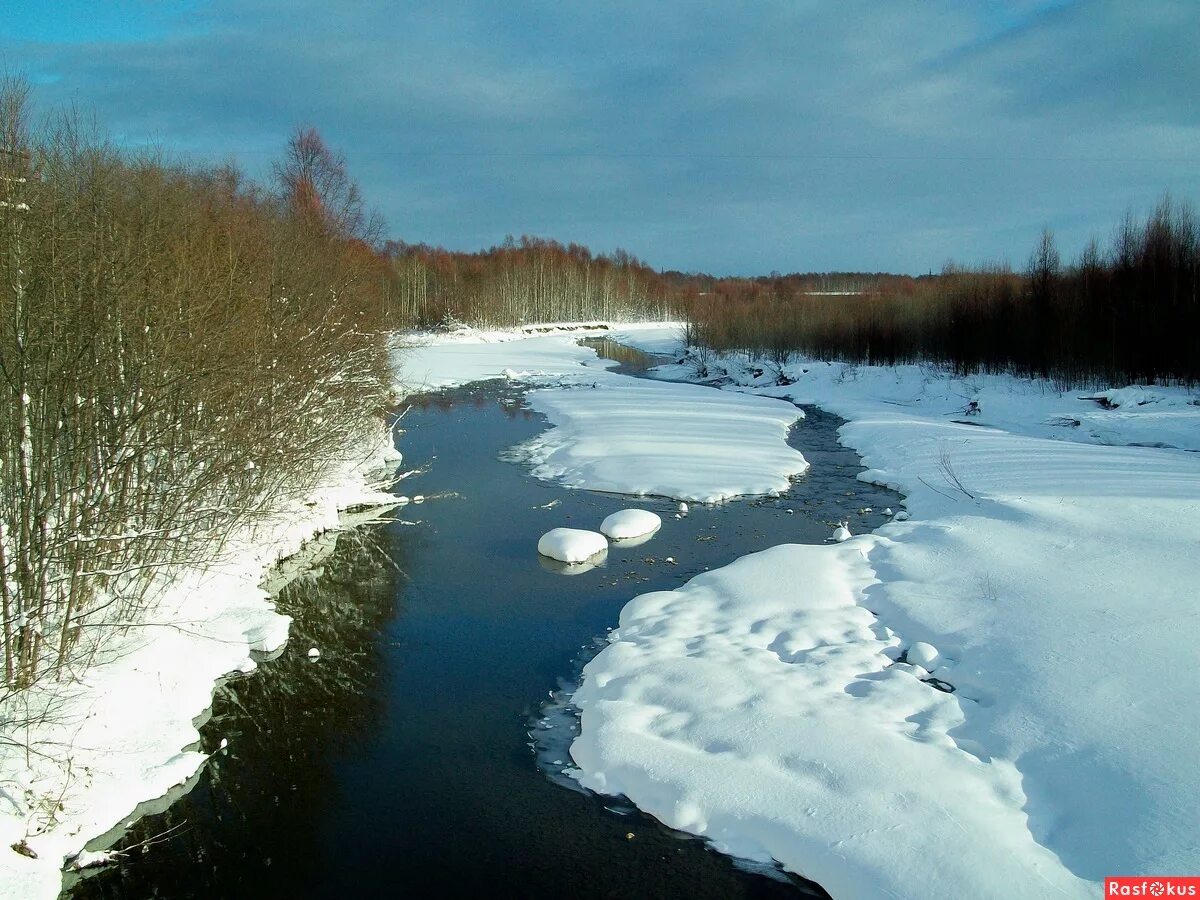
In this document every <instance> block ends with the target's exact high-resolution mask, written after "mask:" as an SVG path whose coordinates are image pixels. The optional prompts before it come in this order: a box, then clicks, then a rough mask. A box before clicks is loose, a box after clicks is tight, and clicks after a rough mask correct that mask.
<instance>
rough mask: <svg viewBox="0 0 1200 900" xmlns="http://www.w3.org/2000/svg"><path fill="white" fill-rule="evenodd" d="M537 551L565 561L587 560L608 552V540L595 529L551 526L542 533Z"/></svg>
mask: <svg viewBox="0 0 1200 900" xmlns="http://www.w3.org/2000/svg"><path fill="white" fill-rule="evenodd" d="M537 549H538V553H540V554H542V556H548V557H550V558H551V559H557V560H558V561H559V562H565V563H582V562H588V561H589V560H591V558H592V557H594V556H598V555H600V554H601V553H607V552H608V541H607V540H606V539H605V537H604V535H602V534H600V533H599V532H596V531H584V530H583V529H582V528H553V529H551V530H550V531H547V532H546V533H545V534H543V535H542V537H541V539H540V540H539V541H538V545H537Z"/></svg>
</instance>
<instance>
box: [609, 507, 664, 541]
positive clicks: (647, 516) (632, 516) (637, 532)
mask: <svg viewBox="0 0 1200 900" xmlns="http://www.w3.org/2000/svg"><path fill="white" fill-rule="evenodd" d="M661 527H662V519H660V518H659V517H658V516H657V515H655V514H654V513H652V512H650V510H648V509H623V510H621V511H620V512H615V513H613V514H612V515H611V516H609V517H608V518H606V519H605V520H604V521H603V522H601V523H600V530H601V531H602V532H603V533H604V534H605V535H607V536H608V537H610V538H612V539H613V540H614V541H623V540H628V539H630V538H638V537H644V536H648V535H651V534H653V533H654V532H656V531H658V529H659V528H661Z"/></svg>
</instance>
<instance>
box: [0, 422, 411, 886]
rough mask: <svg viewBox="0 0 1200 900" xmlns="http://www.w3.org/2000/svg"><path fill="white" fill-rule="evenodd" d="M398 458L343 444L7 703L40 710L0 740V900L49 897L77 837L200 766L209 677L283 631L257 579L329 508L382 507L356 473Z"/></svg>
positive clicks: (79, 843)
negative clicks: (276, 504) (284, 497)
mask: <svg viewBox="0 0 1200 900" xmlns="http://www.w3.org/2000/svg"><path fill="white" fill-rule="evenodd" d="M398 459H399V456H398V454H396V452H395V450H394V448H393V446H392V439H391V434H390V432H387V433H385V434H379V435H373V436H372V437H371V439H370V440H369V441H368V442H365V443H364V444H363V445H362V446H361V447H358V448H348V451H347V454H346V457H345V458H344V459H342V460H340V461H336V462H331V464H330V466H329V469H328V474H327V477H325V478H324V479H323V482H322V485H321V487H320V488H319V489H318V490H316V491H315V492H313V493H312V494H310V495H307V496H304V497H296V498H294V499H293V500H291V501H290V502H288V503H286V504H282V505H281V507H280V508H278V509H277V510H276V511H275V514H274V515H273V517H272V518H271V519H270V520H269V521H266V522H263V523H262V524H260V525H258V526H256V527H254V528H253V529H248V530H246V531H243V532H242V533H240V534H236V535H234V536H233V537H232V538H231V539H230V540H229V541H228V542H227V545H226V546H225V548H224V549H223V551H221V553H220V555H219V556H217V557H216V558H214V560H213V564H212V565H211V566H209V567H206V568H205V569H204V570H203V571H200V570H193V571H182V572H176V573H174V576H173V577H172V578H171V579H170V581H169V582H168V581H167V580H166V579H164V581H163V584H162V589H161V591H160V592H159V593H158V595H157V596H155V597H153V598H151V599H152V603H151V605H150V607H149V609H148V611H147V612H146V614H145V616H144V617H143V619H142V620H140V621H139V622H137V623H135V624H133V625H132V627H129V628H127V629H126V628H125V627H120V628H118V627H117V626H118V623H115V622H114V623H110V624H111V625H112V627H113V629H114V630H115V631H117V632H118V633H117V635H116V636H113V637H110V638H109V639H108V640H106V642H105V643H103V644H102V645H101V647H100V649H99V651H98V652H97V655H96V657H95V660H94V662H93V664H91V665H88V666H81V667H80V668H79V669H78V670H76V671H72V672H69V673H65V674H64V677H63V678H61V679H59V680H56V681H50V680H46V681H45V682H44V683H43V684H42V685H40V686H39V687H38V688H36V689H35V690H31V691H29V692H27V696H26V697H25V698H23V702H22V704H21V706H20V707H19V708H18V707H17V706H16V704H14V703H13V702H12V701H10V702H9V704H8V706H7V707H6V708H5V710H4V711H5V713H6V714H7V715H9V716H14V717H15V716H19V717H22V718H23V717H25V715H26V713H27V712H28V713H31V714H34V715H35V716H37V715H38V714H39V713H40V712H43V711H44V712H45V713H46V714H45V715H44V716H38V717H39V718H40V719H41V720H40V721H39V722H37V723H36V724H33V725H31V726H30V728H29V729H28V730H22V731H21V732H20V733H19V734H18V735H15V736H14V737H16V738H17V739H18V740H19V742H20V744H21V745H27V746H28V747H30V748H31V750H30V752H28V753H27V752H26V749H25V746H18V745H9V744H5V743H0V897H11V898H20V900H36V898H39V897H45V898H53V897H57V896H58V893H59V891H60V887H61V868H62V866H63V864H64V862H66V861H68V860H70V859H71V858H73V857H74V856H75V855H76V854H77V853H79V851H81V850H82V849H83V847H84V845H85V843H87V842H88V841H89V840H91V839H93V838H95V837H98V836H100V835H103V834H104V833H106V832H108V831H109V830H110V829H111V828H113V826H115V825H119V824H120V823H121V822H122V821H125V820H126V819H127V817H128V816H129V815H130V814H131V813H133V811H134V809H135V807H136V806H137V804H138V803H139V802H142V801H148V800H152V799H154V798H157V797H160V796H162V795H163V794H164V793H166V792H167V791H168V790H169V789H170V788H172V787H174V786H175V785H178V784H181V783H183V782H185V781H187V780H188V779H189V778H190V777H192V776H193V775H194V774H195V773H196V772H197V771H198V770H199V769H200V767H201V766H203V764H204V763H205V761H206V760H207V758H208V757H207V756H206V755H205V754H204V753H201V752H199V751H197V750H195V749H193V748H194V747H196V746H198V742H199V733H198V731H197V728H196V725H195V721H196V720H197V718H198V717H200V716H202V715H203V714H204V712H205V710H206V709H207V708H208V707H209V705H210V703H211V699H212V691H213V687H214V685H215V683H216V682H217V681H218V680H220V679H221V678H223V677H224V676H226V675H229V674H231V673H239V672H250V671H252V670H253V669H254V668H255V666H256V663H255V660H254V659H253V658H252V656H251V654H252V653H273V652H276V651H278V650H280V649H281V648H282V647H283V645H284V644H285V642H286V640H287V633H288V625H289V622H290V620H289V618H288V617H287V616H285V615H282V614H280V613H278V612H276V610H275V607H274V604H273V603H272V602H271V600H270V599H269V597H268V596H267V594H266V592H265V591H264V590H263V589H262V588H261V587H260V582H261V581H262V580H263V577H264V575H265V574H266V573H267V572H268V570H270V569H271V567H272V566H274V565H275V564H276V563H277V562H279V561H280V560H281V559H283V558H285V557H288V556H290V555H292V554H294V553H296V552H297V551H298V550H299V549H300V548H301V545H302V544H303V543H304V542H305V541H306V540H308V539H309V538H311V537H312V536H313V535H314V534H317V533H319V532H322V531H325V530H327V529H330V528H335V527H337V526H338V522H339V510H342V509H346V508H349V507H353V506H358V505H366V504H384V503H387V502H390V500H391V495H390V494H386V493H384V492H382V491H380V490H378V489H375V488H373V487H371V486H370V485H369V484H368V483H367V481H366V479H365V478H364V476H367V475H370V474H372V473H375V472H378V471H379V470H381V469H384V468H394V464H395V462H396V461H397V460H398ZM120 624H122V625H123V624H125V623H120ZM305 649H306V648H300V650H299V651H298V652H304V650H305ZM14 845H16V846H20V847H21V848H22V852H20V853H18V852H16V851H15V850H13V849H10V848H11V847H13V846H14ZM27 854H35V855H36V858H34V856H31V855H27Z"/></svg>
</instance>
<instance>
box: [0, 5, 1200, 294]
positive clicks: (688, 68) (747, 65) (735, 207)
mask: <svg viewBox="0 0 1200 900" xmlns="http://www.w3.org/2000/svg"><path fill="white" fill-rule="evenodd" d="M1198 46H1200V3H1197V0H1178V2H1174V0H1138V2H1132V0H1052V2H1046V0H1040V2H1033V0H1016V2H1010V3H1003V2H995V0H828V2H814V0H790V2H782V0H779V2H771V0H740V2H734V0H708V2H692V0H657V2H649V0H636V2H634V0H594V2H591V3H578V2H569V0H505V2H503V3H499V2H495V0H490V2H489V0H463V2H457V0H436V2H426V0H413V2H395V0H319V2H318V0H174V2H168V0H96V2H82V0H53V2H50V0H3V12H2V14H0V70H3V71H7V72H8V73H9V74H16V75H22V76H24V77H25V78H26V79H27V80H29V81H30V82H31V83H32V85H33V86H34V91H35V98H36V103H37V105H38V107H39V108H41V109H47V110H48V109H56V108H63V107H65V106H69V105H72V104H74V105H75V106H77V107H78V108H81V109H84V110H89V111H90V110H94V111H95V113H96V116H97V118H98V120H99V121H100V122H101V123H102V124H103V125H104V126H105V127H106V129H107V130H108V132H109V133H110V134H111V136H112V138H113V139H114V140H116V141H117V142H118V143H120V144H123V145H128V146H131V147H137V146H142V145H156V146H162V147H166V148H168V149H170V150H171V151H174V152H177V153H181V154H186V155H187V157H188V158H189V159H192V160H196V161H200V162H204V161H214V162H223V161H227V160H229V159H231V158H232V159H234V160H236V161H237V162H238V163H239V164H240V165H241V166H242V167H243V168H244V169H246V170H247V171H248V172H250V173H251V174H252V175H254V176H256V177H260V178H266V177H268V176H269V172H270V164H271V161H272V160H273V159H275V158H277V157H278V156H279V155H280V153H281V151H282V148H283V145H284V143H285V142H286V140H287V137H288V135H289V134H290V133H291V132H292V131H293V130H294V128H295V127H296V126H298V125H312V126H315V127H316V128H317V129H318V130H319V131H320V132H321V133H322V134H323V135H324V137H325V139H326V141H327V142H328V143H329V144H330V145H331V146H333V147H334V148H335V149H336V150H338V151H340V152H342V153H343V154H344V155H345V158H346V161H347V164H348V166H349V171H350V174H351V175H352V176H353V177H354V178H355V179H356V180H357V181H358V182H359V183H360V185H361V186H362V189H363V192H364V194H365V195H366V197H367V198H368V200H370V201H371V203H373V204H374V206H376V207H377V208H378V209H379V211H380V212H381V213H382V214H383V216H384V217H385V219H386V220H387V223H388V233H389V235H390V236H392V237H394V238H397V239H403V240H406V241H410V242H421V241H424V242H428V243H431V244H440V245H443V246H446V247H451V248H454V249H478V248H481V247H486V246H490V245H493V244H497V243H499V242H501V241H502V240H503V239H504V237H505V236H506V235H508V234H513V235H521V234H536V235H541V236H545V237H554V238H557V239H559V240H562V241H564V242H566V241H577V242H580V243H584V244H587V245H589V246H591V247H592V248H593V249H596V250H601V251H609V250H613V249H615V248H618V247H621V248H625V249H627V250H629V251H630V252H632V253H634V254H636V255H637V256H639V257H641V258H642V259H644V260H646V261H647V262H648V263H650V264H651V265H653V266H655V267H656V268H660V269H682V270H685V271H706V272H712V273H722V274H743V275H744V274H759V273H768V272H771V271H780V272H791V271H831V270H854V271H894V272H911V273H920V272H925V271H928V270H934V271H937V270H938V269H940V268H941V267H942V265H943V264H944V263H945V262H947V261H948V260H950V259H953V260H956V261H958V262H961V263H973V262H984V261H1008V262H1010V263H1011V264H1013V265H1014V266H1017V267H1021V266H1023V265H1024V264H1025V261H1026V259H1027V257H1028V254H1029V252H1030V250H1031V249H1032V247H1033V245H1034V243H1035V241H1036V240H1037V238H1038V236H1039V234H1040V232H1041V230H1042V228H1043V227H1050V228H1052V229H1053V230H1054V232H1055V234H1056V236H1057V238H1058V241H1059V245H1060V247H1061V248H1062V250H1063V251H1064V255H1066V256H1068V257H1070V256H1073V255H1074V253H1076V252H1077V251H1078V250H1079V248H1080V247H1082V245H1083V244H1084V242H1086V241H1087V240H1088V239H1089V238H1090V237H1092V236H1095V237H1097V238H1098V239H1099V240H1100V241H1101V242H1102V243H1104V242H1106V241H1107V239H1108V237H1109V236H1110V235H1111V233H1112V230H1113V228H1114V226H1115V225H1116V224H1117V222H1118V221H1119V220H1120V219H1121V218H1122V217H1123V216H1124V215H1125V213H1126V212H1127V211H1130V210H1132V211H1133V212H1134V213H1135V214H1137V215H1144V214H1146V213H1147V212H1149V211H1150V209H1152V207H1153V206H1154V204H1155V203H1156V202H1157V201H1158V200H1159V199H1160V198H1161V197H1162V196H1163V195H1164V194H1165V193H1167V192H1169V193H1170V194H1171V195H1172V196H1173V197H1174V198H1176V199H1178V200H1184V201H1188V202H1191V203H1193V204H1197V201H1198V200H1200V103H1198V102H1197V99H1196V97H1197V89H1198V88H1200V53H1197V52H1196V48H1197V47H1198Z"/></svg>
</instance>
